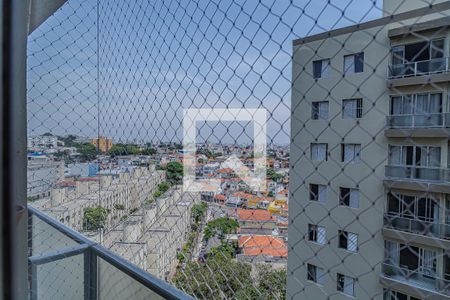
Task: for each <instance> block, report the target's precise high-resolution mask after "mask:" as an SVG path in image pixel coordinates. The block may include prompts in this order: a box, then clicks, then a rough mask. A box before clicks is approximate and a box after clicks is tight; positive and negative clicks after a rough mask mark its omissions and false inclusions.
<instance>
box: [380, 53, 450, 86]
mask: <svg viewBox="0 0 450 300" xmlns="http://www.w3.org/2000/svg"><path fill="white" fill-rule="evenodd" d="M448 71H449V58H448V57H443V58H434V59H428V60H422V61H415V62H407V63H403V64H395V65H390V66H389V69H388V86H389V87H396V86H405V85H415V84H426V83H436V82H445V81H450V74H449V73H448Z"/></svg>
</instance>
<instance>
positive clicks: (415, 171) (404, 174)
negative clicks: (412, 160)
mask: <svg viewBox="0 0 450 300" xmlns="http://www.w3.org/2000/svg"><path fill="white" fill-rule="evenodd" d="M447 173H448V172H447V170H444V169H439V168H425V167H412V166H386V177H391V178H404V179H417V180H430V181H448V176H447Z"/></svg>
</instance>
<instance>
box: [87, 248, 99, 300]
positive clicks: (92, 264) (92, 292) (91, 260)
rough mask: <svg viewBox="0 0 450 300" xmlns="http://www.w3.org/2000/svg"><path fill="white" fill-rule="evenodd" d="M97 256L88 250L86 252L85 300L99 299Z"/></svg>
mask: <svg viewBox="0 0 450 300" xmlns="http://www.w3.org/2000/svg"><path fill="white" fill-rule="evenodd" d="M97 260H98V258H97V255H96V254H95V253H94V252H93V251H92V250H91V248H88V249H87V251H86V252H84V299H85V300H96V299H97V283H98V281H97Z"/></svg>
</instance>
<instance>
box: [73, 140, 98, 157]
mask: <svg viewBox="0 0 450 300" xmlns="http://www.w3.org/2000/svg"><path fill="white" fill-rule="evenodd" d="M77 151H78V153H80V159H81V160H82V161H91V160H94V159H95V158H96V157H97V154H98V151H97V148H95V146H94V145H92V144H88V143H86V144H78V145H77Z"/></svg>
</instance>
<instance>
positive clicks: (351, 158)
mask: <svg viewBox="0 0 450 300" xmlns="http://www.w3.org/2000/svg"><path fill="white" fill-rule="evenodd" d="M341 151H342V153H341V161H342V162H343V163H352V164H357V163H360V162H361V144H341ZM349 151H351V152H352V153H349Z"/></svg>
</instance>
